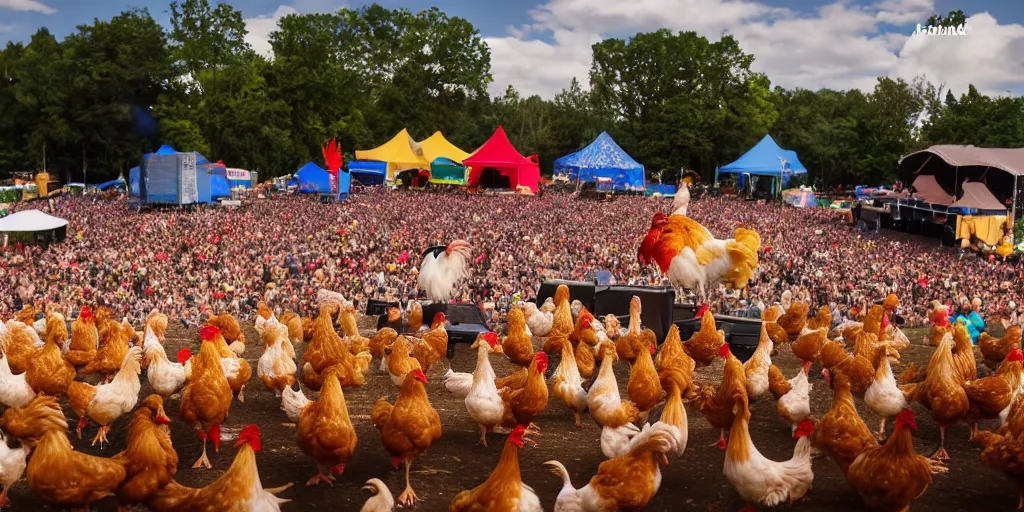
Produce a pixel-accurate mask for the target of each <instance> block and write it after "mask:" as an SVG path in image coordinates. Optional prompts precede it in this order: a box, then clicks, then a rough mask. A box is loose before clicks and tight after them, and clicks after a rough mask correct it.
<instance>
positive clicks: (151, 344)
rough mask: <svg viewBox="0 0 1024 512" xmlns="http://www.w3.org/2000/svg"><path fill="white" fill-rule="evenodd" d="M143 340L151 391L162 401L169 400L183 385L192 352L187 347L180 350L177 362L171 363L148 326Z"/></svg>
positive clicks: (147, 376)
mask: <svg viewBox="0 0 1024 512" xmlns="http://www.w3.org/2000/svg"><path fill="white" fill-rule="evenodd" d="M143 339H144V340H145V342H144V343H143V345H142V346H143V351H144V352H145V354H144V355H145V357H146V364H147V365H148V366H147V368H146V378H147V379H148V380H149V384H150V385H151V386H153V391H156V393H157V394H158V395H160V396H161V397H163V398H164V399H167V398H170V397H171V396H173V395H175V394H176V393H178V391H180V390H181V387H182V386H184V385H185V364H186V363H187V362H188V360H189V359H190V358H191V357H192V351H191V350H189V349H188V347H184V348H182V349H181V350H179V351H178V362H177V363H172V362H171V361H170V360H169V359H167V352H165V351H164V346H163V345H162V344H160V341H159V340H158V339H157V336H156V334H155V333H154V332H153V329H152V328H151V327H150V326H149V325H146V331H145V333H144V334H143Z"/></svg>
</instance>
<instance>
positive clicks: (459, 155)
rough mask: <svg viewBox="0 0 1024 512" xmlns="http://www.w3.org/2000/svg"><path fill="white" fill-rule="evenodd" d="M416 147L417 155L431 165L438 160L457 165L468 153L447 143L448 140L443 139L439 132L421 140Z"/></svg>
mask: <svg viewBox="0 0 1024 512" xmlns="http://www.w3.org/2000/svg"><path fill="white" fill-rule="evenodd" d="M416 146H417V147H418V148H419V154H420V156H422V158H423V160H424V161H425V162H429V163H430V164H431V165H433V163H434V160H437V159H438V158H447V159H448V160H451V161H452V162H454V163H457V164H459V163H462V161H463V160H465V159H466V157H468V156H469V153H466V152H465V151H463V150H461V149H459V148H458V146H456V145H455V144H452V143H451V142H448V139H446V138H444V135H442V134H441V132H434V134H433V135H431V136H430V137H427V138H426V139H424V140H421V141H420V142H419V143H418V144H417V145H416Z"/></svg>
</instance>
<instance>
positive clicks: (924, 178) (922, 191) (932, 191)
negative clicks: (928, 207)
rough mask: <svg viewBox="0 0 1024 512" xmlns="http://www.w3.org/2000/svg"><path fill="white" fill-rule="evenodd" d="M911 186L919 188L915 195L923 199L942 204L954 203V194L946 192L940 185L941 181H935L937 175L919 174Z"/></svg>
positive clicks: (915, 188)
mask: <svg viewBox="0 0 1024 512" xmlns="http://www.w3.org/2000/svg"><path fill="white" fill-rule="evenodd" d="M910 186H911V187H914V190H917V192H916V193H915V194H914V197H916V198H918V199H921V200H922V201H926V202H929V203H932V204H937V205H942V206H949V205H951V204H953V199H954V198H953V196H952V194H950V193H949V192H946V190H945V189H944V188H942V186H941V185H939V182H937V181H935V176H932V175H921V176H918V177H917V178H915V179H914V183H913V184H912V185H910Z"/></svg>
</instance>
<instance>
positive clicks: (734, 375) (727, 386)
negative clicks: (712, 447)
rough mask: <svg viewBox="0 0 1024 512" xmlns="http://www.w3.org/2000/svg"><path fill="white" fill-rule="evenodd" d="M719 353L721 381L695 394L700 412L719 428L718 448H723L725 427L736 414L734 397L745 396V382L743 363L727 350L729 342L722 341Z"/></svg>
mask: <svg viewBox="0 0 1024 512" xmlns="http://www.w3.org/2000/svg"><path fill="white" fill-rule="evenodd" d="M719 355H720V356H721V357H724V358H725V370H724V371H723V373H722V383H721V385H720V386H719V387H718V389H717V390H716V389H715V388H714V387H713V386H704V387H703V388H701V389H700V391H699V393H698V396H697V399H696V400H697V406H698V408H699V409H700V413H701V414H702V415H704V418H706V419H707V420H708V423H710V424H711V426H712V427H713V428H717V429H719V434H718V448H719V449H722V450H724V449H725V448H726V443H725V429H727V428H730V427H732V424H733V420H734V419H735V416H736V408H735V406H736V403H735V401H736V399H737V397H739V396H743V397H746V394H747V384H746V379H745V378H744V372H743V363H740V360H739V359H736V356H734V355H733V354H732V352H730V351H729V344H728V343H723V344H722V346H721V348H720V349H719Z"/></svg>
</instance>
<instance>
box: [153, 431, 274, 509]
mask: <svg viewBox="0 0 1024 512" xmlns="http://www.w3.org/2000/svg"><path fill="white" fill-rule="evenodd" d="M235 446H236V447H238V454H237V455H235V460H234V462H232V463H231V467H229V468H228V470H227V471H226V472H225V473H224V474H223V475H221V476H220V478H218V479H217V480H215V481H214V482H213V483H211V484H210V485H207V486H206V487H203V488H201V489H195V488H191V487H185V486H184V485H181V484H179V483H178V482H177V481H173V480H172V481H171V483H169V484H167V485H166V486H165V487H164V488H163V489H161V490H160V491H158V492H157V493H156V494H155V495H154V496H153V497H152V498H150V499H149V500H147V501H146V507H148V508H149V509H151V510H154V511H156V512H192V511H214V510H216V511H218V512H279V511H280V510H281V507H280V504H281V503H287V502H289V501H291V500H283V499H281V498H278V497H277V496H275V494H277V493H280V492H281V491H284V490H285V489H288V488H289V487H291V485H292V484H286V485H284V486H281V487H278V488H274V489H264V488H263V484H262V483H261V482H260V475H259V472H258V471H257V468H256V452H258V451H260V448H261V441H260V427H259V426H257V425H249V426H247V427H245V428H244V429H242V432H241V433H240V434H238V441H236V442H235Z"/></svg>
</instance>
